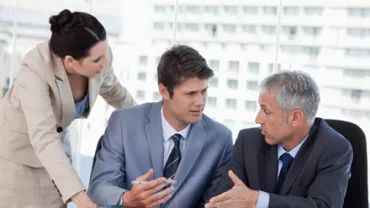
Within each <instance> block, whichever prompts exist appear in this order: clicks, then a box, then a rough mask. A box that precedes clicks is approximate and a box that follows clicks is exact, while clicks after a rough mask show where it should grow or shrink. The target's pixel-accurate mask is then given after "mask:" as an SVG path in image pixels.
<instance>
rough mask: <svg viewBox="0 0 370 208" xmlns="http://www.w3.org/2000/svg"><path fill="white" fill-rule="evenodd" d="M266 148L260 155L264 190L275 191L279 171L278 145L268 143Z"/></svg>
mask: <svg viewBox="0 0 370 208" xmlns="http://www.w3.org/2000/svg"><path fill="white" fill-rule="evenodd" d="M265 148H266V149H265V152H264V154H261V155H260V167H261V173H262V174H261V176H262V179H261V181H262V184H263V185H262V187H263V189H262V190H263V191H266V192H269V193H273V192H274V189H275V185H276V180H277V171H278V159H277V145H273V146H271V145H266V147H265Z"/></svg>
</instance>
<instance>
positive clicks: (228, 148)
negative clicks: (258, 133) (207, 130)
mask: <svg viewBox="0 0 370 208" xmlns="http://www.w3.org/2000/svg"><path fill="white" fill-rule="evenodd" d="M227 137H228V138H227V140H226V144H225V147H224V150H223V152H222V155H221V158H220V161H219V163H218V164H217V168H216V171H215V172H214V173H213V176H212V179H211V181H210V184H209V185H208V186H207V188H206V190H205V191H204V193H203V197H202V200H201V202H200V204H201V206H202V207H204V205H205V203H206V202H208V200H209V199H210V198H211V191H212V190H213V189H214V188H216V186H217V184H218V183H219V181H220V178H221V176H222V173H223V171H224V169H225V167H226V166H227V164H228V163H229V162H230V160H231V156H232V149H233V139H232V133H231V131H229V133H228V136H227Z"/></svg>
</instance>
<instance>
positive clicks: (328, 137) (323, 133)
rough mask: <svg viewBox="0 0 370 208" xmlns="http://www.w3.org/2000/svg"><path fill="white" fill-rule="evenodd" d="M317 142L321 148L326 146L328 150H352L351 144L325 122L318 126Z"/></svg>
mask: <svg viewBox="0 0 370 208" xmlns="http://www.w3.org/2000/svg"><path fill="white" fill-rule="evenodd" d="M316 137H317V138H316V142H317V143H318V145H319V146H325V147H326V150H328V149H332V150H335V149H338V150H339V149H343V148H345V149H348V148H352V146H351V144H350V142H349V141H348V140H347V139H346V138H345V137H344V136H343V135H342V134H340V133H339V132H337V131H336V130H335V129H333V128H332V127H331V126H330V125H329V124H327V123H326V122H325V121H324V120H322V121H321V123H320V125H319V126H318V133H317V135H316Z"/></svg>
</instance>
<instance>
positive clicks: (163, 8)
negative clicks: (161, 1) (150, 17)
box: [154, 5, 166, 14]
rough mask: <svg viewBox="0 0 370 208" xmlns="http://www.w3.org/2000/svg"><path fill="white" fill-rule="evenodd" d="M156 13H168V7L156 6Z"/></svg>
mask: <svg viewBox="0 0 370 208" xmlns="http://www.w3.org/2000/svg"><path fill="white" fill-rule="evenodd" d="M154 11H155V12H156V13H160V14H163V13H166V6H164V5H155V6H154Z"/></svg>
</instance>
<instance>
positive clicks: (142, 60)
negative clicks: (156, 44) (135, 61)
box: [139, 56, 148, 66]
mask: <svg viewBox="0 0 370 208" xmlns="http://www.w3.org/2000/svg"><path fill="white" fill-rule="evenodd" d="M139 65H145V66H146V65H148V56H139Z"/></svg>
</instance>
